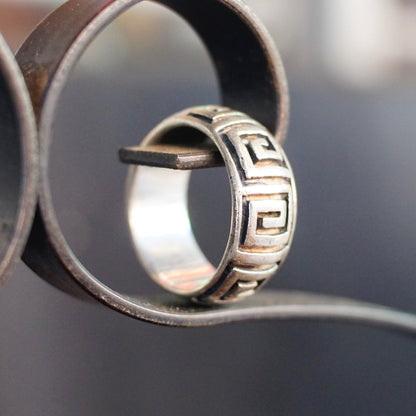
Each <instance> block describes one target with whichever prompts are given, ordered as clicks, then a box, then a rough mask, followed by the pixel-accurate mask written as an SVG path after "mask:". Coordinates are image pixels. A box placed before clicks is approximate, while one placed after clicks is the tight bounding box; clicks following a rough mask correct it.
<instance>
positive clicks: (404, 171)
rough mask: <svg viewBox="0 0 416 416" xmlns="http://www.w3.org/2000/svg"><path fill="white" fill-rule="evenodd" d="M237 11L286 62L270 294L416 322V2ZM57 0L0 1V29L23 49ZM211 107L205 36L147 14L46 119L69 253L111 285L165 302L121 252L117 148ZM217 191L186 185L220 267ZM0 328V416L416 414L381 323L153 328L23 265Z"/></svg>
mask: <svg viewBox="0 0 416 416" xmlns="http://www.w3.org/2000/svg"><path fill="white" fill-rule="evenodd" d="M247 2H248V3H249V5H250V6H252V8H253V9H254V10H255V11H256V12H257V14H258V15H259V16H260V17H261V18H262V20H263V21H264V23H265V25H266V26H267V27H268V29H269V30H270V32H271V34H272V36H273V37H274V39H275V40H276V42H277V45H278V47H279V49H280V51H281V54H282V57H283V61H284V64H285V66H286V69H287V74H288V78H289V83H290V89H291V100H292V117H291V127H290V131H289V134H288V139H287V143H286V145H285V148H286V151H287V153H288V156H289V158H290V160H291V163H292V165H293V168H294V171H295V175H296V177H297V184H298V188H299V204H300V206H299V218H298V228H297V233H296V236H295V240H294V244H293V248H292V252H291V254H290V256H289V258H288V260H287V262H286V264H285V265H284V267H283V268H282V270H281V272H280V273H279V275H277V276H276V277H275V278H274V279H273V281H272V282H271V283H270V284H269V286H270V287H273V288H285V289H299V290H311V291H315V292H325V293H330V294H336V295H344V296H349V297H354V298H359V299H361V300H368V301H372V302H376V303H381V304H386V305H391V306H393V307H396V308H400V309H404V310H408V311H412V312H416V306H415V301H416V276H415V269H416V256H415V246H416V193H415V178H416V157H415V156H416V138H415V136H416V119H415V116H414V114H415V112H416V41H415V39H416V1H414V0H348V1H346V0H316V1H313V2H312V1H308V0H276V1H270V0H250V1H247ZM61 3H62V2H61V1H34V0H30V1H29V0H27V1H23V0H19V1H18V0H10V1H6V0H0V31H1V32H2V33H3V35H4V36H5V37H6V39H7V41H8V42H9V44H10V45H11V46H12V47H13V48H14V49H15V50H16V48H17V47H18V45H19V44H20V43H21V42H22V41H23V39H24V38H25V37H26V36H27V35H28V34H29V33H30V31H31V30H32V29H33V27H34V26H35V24H36V23H37V22H38V21H39V20H40V19H41V18H42V17H43V16H45V15H46V14H47V13H49V12H50V11H51V10H52V9H53V8H54V7H55V6H58V5H59V4H61ZM216 102H218V87H217V84H216V81H215V75H214V71H213V68H212V66H211V64H210V61H209V57H208V56H207V53H206V52H205V50H204V49H203V47H202V46H201V44H200V41H199V40H198V39H197V37H196V36H195V35H194V34H193V32H192V31H191V29H190V28H189V27H188V26H187V25H186V24H184V23H183V22H182V21H181V19H180V18H178V17H177V16H176V15H174V14H173V13H172V12H170V11H168V10H166V9H164V8H162V7H160V6H157V5H155V4H153V3H150V2H149V3H148V2H145V4H141V5H139V6H136V7H134V8H133V9H131V11H129V12H128V13H126V14H125V15H123V16H121V17H120V18H119V19H118V20H117V21H116V22H115V23H114V24H112V25H111V26H110V27H109V28H108V29H106V30H105V31H104V32H103V33H102V35H101V36H100V37H99V38H97V40H96V41H95V42H94V43H93V44H92V45H91V47H90V48H89V50H88V51H87V53H86V54H85V56H84V57H83V58H82V60H81V62H80V64H79V65H78V68H77V70H76V71H75V73H74V74H73V77H72V79H71V82H70V83H69V84H68V87H67V88H66V90H65V92H64V94H63V97H62V100H61V103H60V108H59V111H58V117H57V120H56V128H55V141H54V144H53V148H52V159H51V169H50V174H51V178H52V189H53V198H54V202H55V205H56V210H57V215H58V217H59V219H60V221H61V223H62V228H63V230H64V232H65V235H66V237H67V239H68V242H69V243H70V244H71V247H73V250H74V251H75V253H76V254H77V255H78V256H79V258H80V259H81V261H82V262H83V263H84V264H85V265H86V267H87V268H89V269H90V270H91V271H92V272H93V273H94V274H95V275H96V276H97V277H99V278H100V279H101V280H103V281H104V282H106V283H108V284H109V285H112V286H113V287H115V288H116V289H118V290H121V291H135V292H140V293H152V292H157V291H158V290H159V289H158V288H157V287H156V286H155V285H154V284H153V283H152V282H151V281H150V279H149V278H148V277H147V276H146V275H145V273H144V272H143V271H142V269H141V268H140V266H139V265H138V263H137V260H136V257H135V254H134V251H133V249H132V245H131V242H130V239H129V235H128V230H127V221H126V218H125V212H124V203H123V196H124V195H123V191H124V178H125V174H126V167H125V166H123V165H121V164H120V163H119V162H118V160H117V150H118V148H119V147H120V146H123V145H130V144H134V143H137V142H138V141H140V140H141V138H143V137H144V135H145V134H146V133H147V132H148V131H149V130H150V129H151V128H152V127H154V126H155V125H156V124H157V123H158V122H159V121H161V120H162V119H163V118H164V117H166V116H168V115H170V114H172V113H173V112H176V111H178V110H181V109H182V108H185V107H187V106H190V105H197V104H205V103H216ZM201 190H203V192H201ZM228 194H229V190H228V184H227V180H226V176H225V172H224V171H223V170H222V169H213V170H208V171H203V172H197V174H196V175H195V177H194V179H193V181H192V186H191V190H190V209H191V216H192V220H193V226H194V228H195V232H196V234H197V237H198V238H199V240H200V243H201V245H202V247H203V248H204V250H205V251H206V252H207V254H208V256H209V257H210V258H212V259H213V260H214V261H215V260H218V258H219V257H220V255H221V253H222V250H223V247H224V245H225V239H226V236H227V232H228V227H229V195H228ZM0 333H1V338H0V415H1V416H23V415H31V416H37V415H39V416H40V415H42V416H43V415H49V414H53V415H59V416H66V415H68V416H69V415H71V416H72V415H74V414H78V415H97V414H100V415H103V416H104V415H125V414H126V415H127V414H143V415H216V414H218V415H241V416H244V415H250V416H252V415H308V416H309V415H334V414H336V415H338V416H340V415H348V416H351V415H368V414H377V415H392V414H394V415H400V416H404V415H409V416H410V415H411V416H413V415H414V414H416V378H415V374H416V344H415V342H414V340H412V339H408V338H405V337H401V336H397V335H394V334H390V333H388V332H383V331H380V330H375V329H367V328H361V327H354V326H341V325H336V324H316V323H294V322H292V323H277V322H264V323H250V324H238V325H231V326H224V327H217V328H210V329H187V330H184V329H169V328H163V327H156V326H152V325H149V324H145V323H141V322H137V321H134V320H132V319H129V318H126V317H124V316H122V315H119V314H117V313H115V312H113V311H111V310H109V309H105V308H104V307H94V306H91V305H87V304H84V303H82V302H80V301H78V300H75V299H72V298H70V297H69V296H67V295H64V294H62V293H60V292H58V291H57V290H56V289H54V288H52V287H51V286H49V285H47V284H46V283H45V282H43V281H42V280H41V279H39V278H38V277H37V276H36V275H35V274H34V273H32V272H31V271H30V270H29V269H28V268H27V267H26V266H24V265H23V264H22V265H20V266H19V268H18V270H17V272H16V273H15V275H14V276H13V277H12V279H11V280H10V281H9V282H8V284H7V285H6V287H5V288H3V290H2V291H1V293H0Z"/></svg>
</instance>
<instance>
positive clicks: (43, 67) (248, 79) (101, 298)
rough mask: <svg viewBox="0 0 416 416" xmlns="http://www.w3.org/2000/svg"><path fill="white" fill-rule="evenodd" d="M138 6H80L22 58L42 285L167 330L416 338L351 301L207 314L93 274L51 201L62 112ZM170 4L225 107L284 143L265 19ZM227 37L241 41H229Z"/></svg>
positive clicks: (209, 6) (409, 325)
mask: <svg viewBox="0 0 416 416" xmlns="http://www.w3.org/2000/svg"><path fill="white" fill-rule="evenodd" d="M138 2H139V0H85V1H78V0H71V1H69V2H67V3H65V4H64V5H63V6H61V7H60V8H59V9H57V10H56V11H55V12H53V13H52V14H51V15H50V16H49V17H47V18H46V20H44V21H43V22H42V23H41V24H40V25H39V26H38V27H37V29H35V31H34V32H33V33H32V34H31V35H30V36H29V38H28V39H27V40H26V42H25V43H24V45H23V46H22V48H21V49H20V51H19V53H18V55H17V59H18V62H19V64H20V66H21V68H22V69H23V72H24V76H25V79H26V83H27V85H28V89H29V92H30V95H31V98H32V103H33V106H34V110H35V115H36V118H37V127H38V132H39V145H40V165H41V175H40V189H39V204H38V210H37V215H36V217H35V221H34V224H33V228H32V232H31V235H30V238H29V242H28V246H27V249H26V251H25V255H24V259H25V261H26V262H27V263H28V264H29V265H30V266H31V267H32V268H33V269H34V270H35V271H36V272H37V273H38V274H39V275H40V276H41V277H43V278H44V279H45V280H47V281H49V282H50V283H52V284H53V285H55V286H56V287H58V288H59V289H61V290H63V291H65V292H67V293H71V294H73V295H74V296H77V297H79V298H83V299H89V300H93V301H98V302H100V303H102V304H104V305H106V306H109V307H111V308H113V309H114V310H117V311H119V312H122V313H124V314H126V315H128V316H131V317H134V318H137V319H141V320H144V321H148V322H153V323H158V324H162V325H169V326H207V325H216V324H222V323H229V322H235V321H246V320H256V319H280V320H290V319H307V320H315V319H319V320H324V321H343V322H352V323H361V324H365V325H375V326H383V327H387V328H389V329H392V330H396V331H401V332H405V333H409V334H416V318H415V316H414V315H412V314H409V313H404V312H398V311H394V310H392V309H390V308H386V307H382V306H375V305H370V304H366V303H361V302H356V301H352V300H348V299H340V298H335V297H331V296H325V295H313V294H308V293H298V292H285V291H282V292H278V291H268V290H264V291H262V292H260V293H259V294H257V295H256V296H252V297H250V298H249V299H247V300H244V301H242V302H239V303H236V304H232V305H226V306H214V307H209V308H207V307H202V306H197V305H195V304H191V303H189V302H187V301H186V300H184V299H182V298H180V297H177V296H173V295H172V296H158V297H152V296H134V295H130V296H127V295H123V294H121V293H118V292H116V291H114V290H112V289H110V288H109V287H107V286H105V285H104V284H102V282H100V281H99V280H98V279H96V278H95V277H94V276H93V275H91V274H90V273H89V272H88V271H86V270H85V268H83V266H82V265H81V264H80V262H79V261H78V259H77V258H76V257H75V256H74V254H73V253H72V251H71V249H70V247H69V246H68V244H67V243H66V241H65V238H64V236H63V235H62V232H61V230H60V227H59V224H58V221H57V219H56V215H55V213H54V209H53V204H52V200H51V196H50V188H49V180H48V169H47V166H48V149H49V145H50V142H51V135H52V131H51V130H52V123H53V119H54V114H55V107H56V104H57V102H58V100H59V96H60V93H61V91H62V89H63V87H64V85H65V83H66V80H67V78H68V76H69V73H70V72H71V70H72V69H73V67H74V66H75V64H76V62H77V60H78V59H79V57H80V55H81V54H82V52H83V51H84V50H85V48H86V47H87V45H88V44H89V42H90V41H91V40H92V39H93V38H94V37H95V36H96V35H97V34H98V33H99V32H100V31H101V29H103V28H104V27H105V26H106V25H107V24H108V23H109V22H111V21H112V20H113V19H115V18H116V17H117V16H118V15H119V14H120V13H121V12H123V11H124V10H126V9H128V8H129V7H130V6H132V5H134V4H135V3H138ZM160 3H161V4H166V5H167V6H169V7H172V8H173V9H174V10H176V11H177V12H178V13H179V14H181V15H182V16H183V17H184V18H185V19H187V20H188V21H189V22H190V23H191V25H192V26H193V27H194V29H195V30H196V31H197V32H198V33H199V35H200V37H201V39H202V40H203V41H204V42H205V44H206V45H207V47H208V50H209V51H210V53H211V56H212V58H213V62H214V64H215V66H216V68H217V74H218V78H219V82H220V88H221V97H222V102H223V104H225V105H227V106H229V107H232V108H235V109H237V110H239V111H243V112H245V113H247V114H249V115H250V116H251V117H253V118H254V119H256V120H258V121H259V122H261V123H262V124H263V125H264V126H266V127H267V129H268V130H269V131H271V132H273V133H276V138H277V140H278V141H279V142H281V141H282V139H283V137H284V136H285V132H286V128H287V122H288V113H289V112H288V95H287V86H286V80H285V76H284V71H283V67H282V65H281V62H280V59H279V58H278V55H277V52H276V51H275V48H274V46H273V44H272V42H271V40H270V37H269V36H268V35H267V34H266V32H265V31H264V28H263V27H262V25H261V24H260V23H259V21H258V19H257V18H255V16H253V14H252V13H251V12H250V11H249V10H248V8H247V7H246V6H245V5H244V4H242V3H241V2H240V1H238V0H198V1H195V0H166V1H160ZM212 22H215V24H212ZM219 28H221V30H219ZM224 31H227V33H232V34H233V36H223V33H224Z"/></svg>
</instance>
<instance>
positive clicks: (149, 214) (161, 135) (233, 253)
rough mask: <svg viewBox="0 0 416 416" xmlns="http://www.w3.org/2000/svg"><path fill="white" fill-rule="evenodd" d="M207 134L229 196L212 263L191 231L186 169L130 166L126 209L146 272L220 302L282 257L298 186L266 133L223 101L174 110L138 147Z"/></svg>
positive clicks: (176, 289) (242, 292) (246, 288)
mask: <svg viewBox="0 0 416 416" xmlns="http://www.w3.org/2000/svg"><path fill="white" fill-rule="evenodd" d="M209 140H211V142H212V143H214V144H215V146H216V147H217V148H218V149H219V151H220V153H221V155H222V158H223V160H224V162H225V166H226V168H227V173H228V178H229V182H230V188H231V200H232V209H231V212H232V218H231V226H230V233H229V237H228V243H227V246H226V248H225V252H224V255H223V257H222V260H221V262H220V264H219V265H218V267H216V266H213V265H212V264H211V263H210V262H209V261H208V260H207V258H206V257H205V255H204V254H203V253H202V251H201V250H200V248H199V245H198V243H197V242H196V239H195V237H194V235H193V231H192V227H191V224H190V220H189V214H188V204H187V201H188V184H189V179H190V172H179V171H174V170H169V169H166V168H165V169H155V168H154V167H148V166H141V167H132V168H131V169H130V172H129V178H128V181H127V182H128V185H127V210H128V218H129V224H130V230H131V234H132V237H133V242H134V244H135V247H136V251H137V254H138V256H139V258H140V260H141V262H142V264H143V265H144V267H145V269H146V270H147V272H148V273H149V274H150V276H152V278H153V279H154V280H155V281H156V282H157V283H159V284H160V285H161V286H162V287H164V288H165V289H167V290H169V291H171V292H173V293H176V294H179V295H184V296H187V297H191V298H193V299H194V300H195V301H197V302H201V303H205V304H214V303H216V304H220V303H230V302H235V301H238V300H241V299H243V298H245V297H247V296H250V295H253V294H255V293H256V292H257V291H258V289H260V288H261V287H263V286H264V284H265V283H266V282H267V281H268V280H269V278H270V277H271V276H272V275H274V274H275V272H276V271H277V270H278V268H279V267H280V265H281V264H282V263H283V262H284V260H285V258H286V257H287V254H288V252H289V249H290V245H291V242H292V240H293V233H294V230H295V223H296V211H297V194H296V186H295V180H294V177H293V172H292V169H291V167H290V164H289V162H288V160H287V157H286V155H285V153H284V151H283V149H282V148H281V147H280V146H279V144H278V143H277V142H276V141H275V140H274V138H273V136H272V134H271V133H270V132H268V131H267V129H266V128H265V127H264V126H262V125H261V124H259V123H258V122H257V121H255V120H253V119H252V118H251V117H249V116H247V115H246V114H244V113H241V112H238V111H235V110H232V109H230V108H227V107H220V106H214V105H211V106H201V107H192V108H188V109H186V110H184V111H182V112H180V113H178V114H175V115H174V116H172V117H170V118H168V119H166V120H165V121H163V122H162V123H161V124H159V125H158V126H157V127H156V128H155V129H153V130H152V131H151V132H150V134H149V135H148V136H147V137H146V138H145V139H144V141H143V143H142V145H141V148H142V149H143V150H146V148H147V146H153V148H154V146H157V145H159V146H160V145H161V146H163V145H188V146H191V145H192V143H204V142H207V141H208V142H209ZM162 156H163V153H162ZM167 167H168V166H167Z"/></svg>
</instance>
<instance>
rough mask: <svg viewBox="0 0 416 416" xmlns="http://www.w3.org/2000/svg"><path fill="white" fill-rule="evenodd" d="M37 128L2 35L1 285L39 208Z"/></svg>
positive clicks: (0, 133)
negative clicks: (37, 191) (36, 206)
mask: <svg viewBox="0 0 416 416" xmlns="http://www.w3.org/2000/svg"><path fill="white" fill-rule="evenodd" d="M37 176H38V158H37V143H36V127H35V121H34V117H33V112H32V107H31V105H30V99H29V95H28V93H27V90H26V87H25V83H24V80H23V77H22V74H21V72H20V70H19V67H18V66H17V64H16V62H15V59H14V57H13V55H12V53H11V52H10V49H9V48H8V46H7V45H6V43H5V41H4V40H3V38H2V36H1V35H0V179H1V180H0V226H1V227H0V285H1V284H2V283H4V281H5V280H6V278H7V276H8V275H9V274H10V272H11V271H12V269H13V267H14V266H15V265H16V263H17V261H18V260H19V258H20V255H21V253H22V251H23V248H24V245H25V243H26V239H27V236H28V234H29V230H30V226H31V223H32V219H33V215H34V212H35V204H36V183H37Z"/></svg>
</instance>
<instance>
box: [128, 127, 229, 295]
mask: <svg viewBox="0 0 416 416" xmlns="http://www.w3.org/2000/svg"><path fill="white" fill-rule="evenodd" d="M207 141H209V142H210V143H212V142H211V140H210V139H209V138H207V137H206V136H205V135H204V134H203V133H201V132H199V131H198V130H196V129H194V128H191V127H179V128H176V129H172V130H170V131H169V132H167V133H165V134H164V135H163V136H161V137H156V138H154V140H152V143H151V144H152V145H153V144H171V145H173V144H175V145H186V146H188V145H189V146H191V145H194V146H196V145H198V144H201V143H206V142H207ZM149 144H150V143H149ZM212 145H213V146H214V144H213V143H212ZM204 172H206V171H205V170H204ZM190 178H191V171H179V170H172V169H164V168H155V167H147V166H140V167H138V168H133V172H132V174H131V182H130V185H129V186H130V189H129V191H128V194H129V202H128V218H129V225H130V229H131V234H132V238H133V241H134V244H135V247H136V250H137V254H138V256H139V258H140V260H141V262H142V264H143V266H144V268H145V269H146V270H147V272H148V273H149V274H150V275H151V276H152V277H153V279H154V280H156V281H157V282H158V283H160V284H161V285H162V286H164V287H165V288H166V287H167V288H169V289H170V290H171V291H174V292H175V293H178V294H190V293H194V292H197V291H199V290H200V289H202V288H203V287H204V286H205V285H206V284H207V283H208V282H209V281H210V280H211V279H212V277H213V275H214V274H215V271H216V267H214V266H213V265H212V264H211V262H210V261H209V260H208V259H207V257H206V256H205V254H204V253H203V251H202V250H201V248H200V246H199V244H198V242H197V239H196V238H195V235H194V230H193V228H192V225H191V221H190V215H189V210H188V197H189V192H188V190H189V183H190ZM215 178H216V176H215ZM205 186H206V184H205ZM214 186H215V184H214ZM199 191H200V192H201V193H202V194H204V193H205V190H204V189H200V190H199ZM207 191H208V190H207ZM228 192H229V191H228ZM198 193H199V192H198ZM210 193H211V192H210ZM204 196H205V195H204ZM207 196H210V195H207ZM204 208H205V209H204V210H206V207H204ZM216 208H217V209H218V208H219V207H216ZM220 213H221V212H220V211H217V216H220V215H218V214H220ZM228 221H229V219H228ZM207 225H208V224H205V225H204V226H203V227H202V228H205V231H206V232H208V233H209V232H210V231H211V232H213V234H216V232H215V230H208V227H209V225H208V227H207ZM227 228H228V229H229V222H228V227H227ZM217 244H218V243H217ZM222 249H224V247H222ZM222 251H224V250H222Z"/></svg>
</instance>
